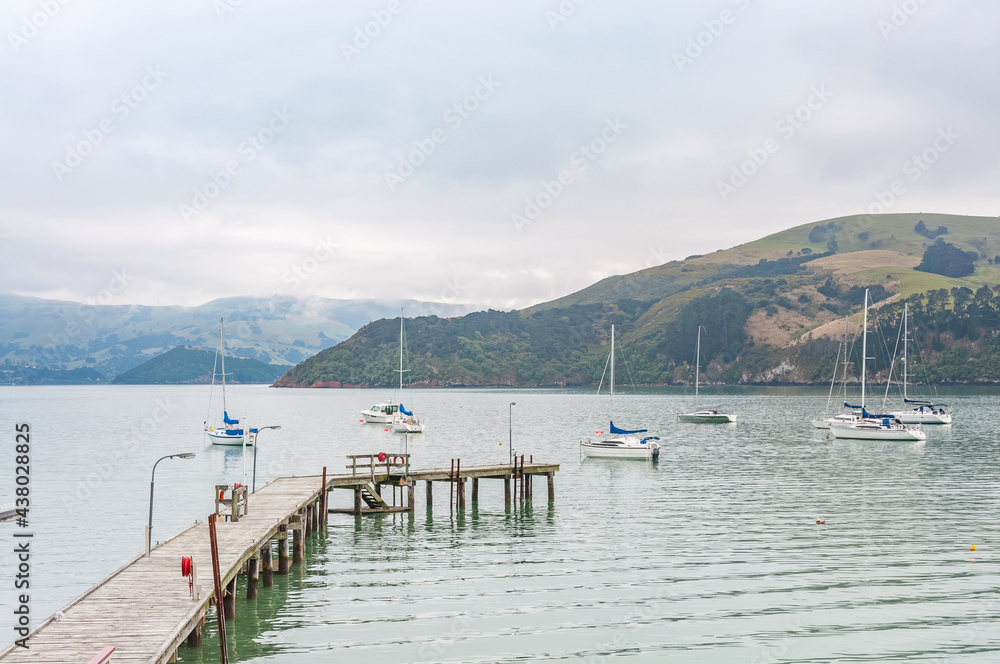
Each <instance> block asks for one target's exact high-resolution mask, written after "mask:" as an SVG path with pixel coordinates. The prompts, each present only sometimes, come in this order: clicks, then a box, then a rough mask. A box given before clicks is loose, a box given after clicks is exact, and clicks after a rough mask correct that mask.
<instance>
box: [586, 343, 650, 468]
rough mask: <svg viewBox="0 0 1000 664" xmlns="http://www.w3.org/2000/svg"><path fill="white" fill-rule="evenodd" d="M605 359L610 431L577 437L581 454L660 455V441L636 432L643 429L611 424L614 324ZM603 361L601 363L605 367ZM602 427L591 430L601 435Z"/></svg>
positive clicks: (644, 457) (645, 456)
mask: <svg viewBox="0 0 1000 664" xmlns="http://www.w3.org/2000/svg"><path fill="white" fill-rule="evenodd" d="M608 362H609V363H610V365H611V380H610V381H609V383H608V385H609V386H610V390H609V396H610V402H611V408H610V410H611V418H612V419H610V420H609V424H610V426H609V428H608V431H610V432H611V433H610V435H609V436H607V437H605V438H597V439H596V440H595V439H593V438H587V439H585V440H581V441H580V451H582V452H583V455H584V456H585V457H592V458H603V459H645V460H655V459H658V458H659V457H660V444H659V443H657V442H656V441H658V440H659V438H658V437H657V436H641V437H640V436H638V435H636V434H643V433H647V430H646V429H635V430H628V429H620V428H618V427H616V426H615V422H614V419H613V418H614V404H615V326H614V325H612V326H611V353H610V354H609V355H608ZM606 368H607V365H606V366H605V369H606ZM601 382H602V383H603V382H604V377H603V376H602V377H601ZM597 391H598V393H600V391H601V388H600V386H598V388H597ZM603 433H604V432H603V431H595V432H594V434H595V437H596V436H601V435H602V434H603Z"/></svg>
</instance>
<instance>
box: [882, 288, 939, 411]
mask: <svg viewBox="0 0 1000 664" xmlns="http://www.w3.org/2000/svg"><path fill="white" fill-rule="evenodd" d="M909 315H910V305H909V304H904V305H903V403H904V404H907V405H908V406H910V409H909V410H897V411H894V412H892V413H890V414H891V415H892V416H893V417H895V418H896V419H898V420H899V421H900V422H902V423H903V424H951V411H949V410H946V409H947V408H948V406H947V404H943V403H932V402H930V401H926V400H924V399H910V398H909V395H908V394H907V384H908V383H909V366H910V362H909V359H910V356H909V345H908V342H909V333H910V328H909Z"/></svg>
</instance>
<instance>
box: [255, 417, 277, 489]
mask: <svg viewBox="0 0 1000 664" xmlns="http://www.w3.org/2000/svg"><path fill="white" fill-rule="evenodd" d="M280 428H281V425H280V424H272V425H271V426H267V427H257V433H255V434H254V435H253V480H252V484H251V486H250V493H254V492H255V491H257V436H259V435H260V432H261V431H263V430H264V429H280Z"/></svg>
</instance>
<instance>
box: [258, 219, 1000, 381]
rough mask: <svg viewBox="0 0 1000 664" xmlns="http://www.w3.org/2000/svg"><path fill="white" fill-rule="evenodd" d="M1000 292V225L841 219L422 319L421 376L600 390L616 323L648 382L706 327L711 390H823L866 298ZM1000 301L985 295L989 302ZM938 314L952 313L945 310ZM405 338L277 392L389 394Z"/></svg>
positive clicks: (299, 372)
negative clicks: (957, 263)
mask: <svg viewBox="0 0 1000 664" xmlns="http://www.w3.org/2000/svg"><path fill="white" fill-rule="evenodd" d="M938 237H941V238H942V239H943V240H944V241H946V242H948V243H950V244H952V245H954V246H955V247H957V248H958V249H959V250H961V251H960V252H958V254H959V255H960V256H961V255H962V252H974V253H975V263H974V270H975V271H974V273H973V274H971V275H969V276H967V277H962V278H952V277H945V276H941V275H938V274H933V273H929V272H922V271H919V270H917V269H915V268H916V267H917V266H918V265H920V263H921V260H922V258H923V256H924V252H925V251H926V250H927V248H928V247H930V246H931V245H932V244H934V242H935V241H936V239H937V238H938ZM963 260H966V259H964V258H963ZM970 269H971V268H970ZM997 285H1000V219H997V218H995V217H966V216H956V215H942V214H891V215H879V216H875V217H868V216H865V217H861V216H852V217H841V218H838V219H831V220H826V221H821V222H814V223H809V224H803V225H801V226H797V227H795V228H791V229H788V230H786V231H782V232H781V233H775V234H773V235H770V236H768V237H765V238H761V239H760V240H757V241H754V242H749V243H746V244H743V245H739V246H737V247H732V248H730V249H724V250H719V251H716V252H714V253H711V254H708V255H705V256H692V257H689V258H687V259H685V260H683V261H672V262H670V263H666V264H664V265H659V266H656V267H651V268H648V269H645V270H641V271H639V272H635V273H632V274H627V275H621V276H614V277H608V278H606V279H603V280H601V281H599V282H597V283H596V284H594V285H593V286H590V287H588V288H585V289H583V290H581V291H578V292H576V293H573V294H571V295H567V296H566V297H563V298H559V299H558V300H554V301H552V302H547V303H544V304H539V305H536V306H533V307H530V308H528V309H525V310H523V311H515V312H507V313H503V312H484V313H480V314H471V315H469V316H465V317H462V318H452V319H437V318H433V319H432V318H426V319H425V318H417V319H415V320H413V322H412V323H409V324H408V325H407V330H408V332H409V340H408V346H409V351H410V352H409V357H410V358H411V360H410V362H411V368H412V370H413V371H412V373H411V374H410V375H411V377H412V378H413V380H414V382H416V383H418V384H426V385H582V384H592V383H596V382H597V381H598V380H600V377H601V372H602V370H603V366H604V358H605V357H606V353H607V345H608V343H607V342H608V331H609V329H610V326H611V324H612V323H615V324H616V326H617V327H618V333H619V336H620V338H621V347H622V348H623V349H624V352H625V353H626V354H627V357H629V361H630V362H631V363H632V364H631V367H630V368H631V370H632V372H633V374H634V378H635V379H636V380H637V381H638V382H641V383H647V384H663V383H672V382H676V381H679V380H684V379H686V378H687V377H688V376H689V374H690V373H691V364H693V361H694V340H695V336H696V334H697V329H698V326H699V325H704V326H705V333H704V335H703V336H704V337H705V338H704V339H703V356H702V362H703V366H704V368H705V371H706V375H707V377H708V379H709V380H713V379H718V380H726V381H728V382H765V383H766V382H775V381H785V380H788V381H793V382H795V381H812V380H823V379H824V378H823V377H822V376H819V374H820V373H822V372H823V367H824V366H825V365H826V364H827V363H829V362H831V361H832V360H830V359H829V357H828V356H829V355H830V354H831V353H836V347H837V342H836V341H835V340H838V339H839V337H840V336H842V335H843V323H842V321H843V317H844V316H851V315H856V314H857V313H858V312H859V311H860V309H861V303H862V301H863V298H864V291H865V289H870V290H871V292H872V294H873V300H874V301H875V302H876V306H877V307H889V308H891V307H894V306H896V304H897V303H898V302H900V301H901V299H902V298H910V299H911V301H912V302H913V303H918V302H922V299H921V297H920V296H921V295H922V294H926V293H929V292H937V293H939V295H938V296H937V300H936V301H943V304H941V306H940V308H941V309H942V310H943V311H948V310H950V308H951V307H952V304H951V301H952V299H953V298H952V295H951V293H953V292H956V293H963V294H964V293H966V292H968V293H975V292H976V291H977V289H979V288H980V287H981V286H990V287H995V286H997ZM941 292H943V293H944V294H945V295H944V296H943V300H942V296H941V295H940V293H941ZM991 292H992V291H989V290H988V289H987V291H986V294H987V299H989V293H991ZM962 297H964V295H962ZM886 311H889V309H886ZM892 311H895V310H894V309H893V310H892ZM935 315H944V314H941V313H940V311H937V310H935ZM949 324H951V323H949ZM983 325H986V326H987V327H986V329H985V334H986V336H989V335H991V334H993V333H994V331H993V330H991V329H989V325H991V323H989V322H985V323H983ZM394 330H395V331H394ZM396 334H398V326H397V324H396V323H393V322H391V321H379V322H376V323H373V324H371V325H369V326H366V327H365V328H363V329H361V330H359V332H358V333H357V334H356V335H354V336H353V337H352V338H351V339H349V340H348V341H346V342H344V343H342V344H340V345H338V346H335V347H334V348H331V349H327V350H325V351H323V352H321V353H319V354H318V355H316V356H315V357H313V358H310V359H309V360H306V361H305V362H303V363H301V364H300V365H298V366H296V367H295V368H294V369H292V370H291V371H289V372H288V374H286V375H285V376H283V377H282V378H281V379H280V380H279V381H278V383H277V384H278V385H283V386H313V385H326V386H338V385H348V384H349V385H388V384H391V383H392V382H393V380H394V374H393V372H392V368H393V364H394V363H395V362H398V355H397V351H396V350H394V344H396V343H398V339H397V338H396V337H395V335H396ZM935 339H936V342H935V343H937V344H938V345H939V346H940V345H944V346H949V345H961V344H965V345H967V346H969V347H970V349H971V350H970V352H974V353H975V352H980V351H982V352H987V354H988V352H989V351H987V350H984V348H983V344H984V342H982V341H980V340H979V339H978V338H977V340H969V339H965V340H964V341H963V339H962V338H961V337H959V336H955V335H953V334H951V333H948V332H945V333H942V334H937V335H935ZM970 344H971V345H970ZM976 344H979V345H978V346H976ZM977 348H978V350H977ZM998 378H1000V377H998Z"/></svg>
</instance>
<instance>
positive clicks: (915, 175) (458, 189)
mask: <svg viewBox="0 0 1000 664" xmlns="http://www.w3.org/2000/svg"><path fill="white" fill-rule="evenodd" d="M63 3H65V4H63ZM998 26H1000V4H998V3H996V2H991V1H987V0H967V1H961V0H957V1H956V0H953V1H951V2H944V1H943V0H920V1H918V0H846V1H845V0H836V1H834V0H828V1H821V0H815V1H810V2H802V1H801V0H739V1H738V2H737V1H733V0H716V1H709V2H705V1H698V2H694V1H690V2H673V1H664V0H656V1H652V0H650V1H635V2H627V1H625V2H623V1H620V0H617V1H614V2H612V1H611V0H576V1H575V2H574V0H564V1H563V2H561V3H560V2H558V1H557V0H548V1H545V0H541V1H527V0H504V1H503V2H500V1H496V2H482V1H480V2H468V1H466V2H459V1H457V0H450V1H447V2H445V1H443V0H438V1H435V0H413V1H406V0H391V1H386V0H372V1H367V0H366V1H362V0H349V1H342V2H331V1H329V0H327V1H324V2H318V1H315V2H314V1H306V0H298V1H296V0H285V1H283V2H265V1H264V0H171V1H170V2H162V3H143V2H124V1H110V0H107V1H104V0H88V1H87V2H83V1H82V0H77V1H74V2H69V1H68V0H6V1H5V2H4V3H3V7H2V9H0V27H2V29H3V33H4V41H3V44H2V45H0V52H2V55H0V83H2V90H3V93H2V95H3V102H2V104H0V135H2V137H3V139H2V141H3V142H2V145H3V150H2V153H0V291H11V292H16V293H21V294H30V295H38V296H42V297H59V298H67V299H73V300H78V301H87V300H93V299H97V298H100V297H101V296H102V294H103V299H102V300H101V301H111V302H114V303H116V304H118V303H142V304H186V305H194V304H199V303H202V302H204V301H207V300H209V299H212V298H216V297H222V296H230V295H261V296H267V295H270V294H273V293H281V294H286V295H299V296H312V295H319V296H325V297H335V298H398V297H408V298H419V299H429V300H445V301H449V302H467V303H474V304H477V305H481V306H491V307H494V308H501V309H509V308H512V307H522V306H527V305H529V304H532V303H536V302H540V301H545V300H549V299H552V298H555V297H559V296H561V295H565V294H567V293H570V292H573V291H575V290H578V289H580V288H583V287H585V286H587V285H589V284H591V283H593V282H594V281H596V280H598V279H600V278H602V277H605V276H607V275H610V274H617V273H626V272H632V271H635V270H639V269H642V268H645V267H648V266H650V265H654V264H659V263H662V262H666V261H668V260H673V259H678V258H684V257H685V256H687V255H690V254H695V253H703V252H709V251H712V250H715V249H718V248H723V247H728V246H732V245H735V244H739V243H740V242H744V241H749V240H753V239H756V238H758V237H760V236H763V235H766V234H768V233H770V232H774V231H778V230H781V229H784V228H787V227H789V226H793V225H798V224H801V223H807V222H810V221H815V220H820V219H825V218H829V217H835V216H840V215H846V214H854V213H856V212H858V211H859V210H861V209H868V208H869V207H871V206H873V205H881V204H883V203H884V204H886V209H887V211H890V212H908V211H927V212H931V211H933V212H947V213H958V214H989V215H994V214H998V213H1000V201H998V192H1000V187H998V184H997V183H998V182H1000V177H998V176H1000V172H998V170H1000V166H998V164H1000V160H998V159H997V157H996V155H997V154H998V153H1000V151H998V148H1000V140H998V139H1000V122H998V117H1000V113H998V110H1000V109H998V103H997V102H998V87H1000V77H998V76H997V65H998V63H1000V40H998V39H997V36H996V33H997V27H998ZM914 156H917V157H918V158H919V160H920V162H919V163H917V162H915V161H913V158H914ZM751 159H755V160H756V161H755V162H753V161H750V162H748V161H747V160H751ZM734 169H736V172H735V173H734ZM741 170H742V171H743V172H742V173H740V172H739V171H741ZM747 173H749V176H748V177H747V176H746V174H747ZM894 180H899V181H900V182H901V183H902V185H903V188H902V189H898V191H901V192H902V193H900V194H899V195H895V194H893V196H894V197H895V199H896V200H894V201H889V198H888V196H887V195H879V194H878V192H883V191H888V190H889V189H890V186H891V184H892V183H893V181H894ZM879 197H881V198H882V199H883V200H882V202H881V203H880V202H879ZM116 275H119V276H116ZM121 275H124V276H123V277H122V276H121ZM112 292H113V297H108V295H109V294H111V293H112Z"/></svg>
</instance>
